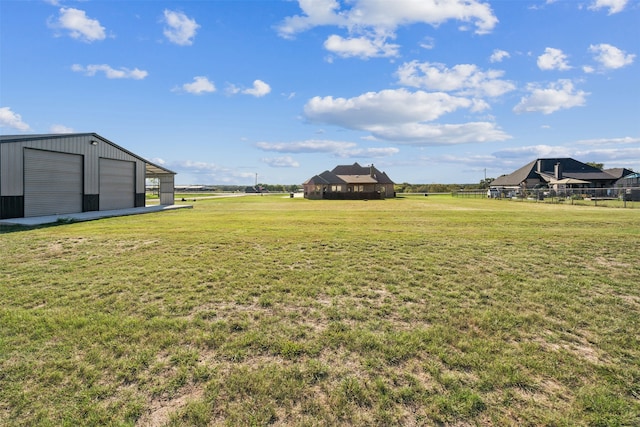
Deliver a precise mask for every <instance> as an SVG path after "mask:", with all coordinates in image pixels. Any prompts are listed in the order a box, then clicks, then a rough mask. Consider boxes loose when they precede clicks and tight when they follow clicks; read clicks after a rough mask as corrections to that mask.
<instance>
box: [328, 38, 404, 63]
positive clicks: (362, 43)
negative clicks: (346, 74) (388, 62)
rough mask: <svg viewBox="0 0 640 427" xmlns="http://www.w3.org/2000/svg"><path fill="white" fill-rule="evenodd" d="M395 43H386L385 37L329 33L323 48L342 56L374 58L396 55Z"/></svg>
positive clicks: (396, 46) (397, 46)
mask: <svg viewBox="0 0 640 427" xmlns="http://www.w3.org/2000/svg"><path fill="white" fill-rule="evenodd" d="M399 47H400V46H399V45H397V44H389V43H386V38H384V37H376V38H374V39H371V38H368V37H349V38H343V37H340V36H338V35H335V34H334V35H331V36H329V38H327V40H326V41H325V42H324V48H325V49H327V50H328V51H329V52H332V53H335V54H336V55H338V56H340V57H342V58H349V57H358V58H362V59H365V58H375V57H394V56H398V48H399Z"/></svg>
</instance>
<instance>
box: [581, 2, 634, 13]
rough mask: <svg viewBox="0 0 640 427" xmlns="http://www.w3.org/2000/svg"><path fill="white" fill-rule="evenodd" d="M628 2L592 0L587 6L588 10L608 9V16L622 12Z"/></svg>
mask: <svg viewBox="0 0 640 427" xmlns="http://www.w3.org/2000/svg"><path fill="white" fill-rule="evenodd" d="M627 2H628V0H593V2H592V3H591V5H590V6H589V9H590V10H600V9H602V8H609V15H613V14H614V13H618V12H622V11H623V10H624V8H625V6H626V5H627Z"/></svg>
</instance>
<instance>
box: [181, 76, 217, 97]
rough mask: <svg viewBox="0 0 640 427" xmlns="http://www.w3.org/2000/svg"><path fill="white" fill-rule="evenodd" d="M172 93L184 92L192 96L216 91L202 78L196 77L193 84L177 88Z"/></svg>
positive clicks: (206, 79) (209, 82)
mask: <svg viewBox="0 0 640 427" xmlns="http://www.w3.org/2000/svg"><path fill="white" fill-rule="evenodd" d="M173 91H174V92H179V91H184V92H187V93H191V94H194V95H202V94H204V93H212V92H215V91H216V86H215V85H214V84H213V82H211V81H209V79H208V78H206V77H204V76H196V77H194V78H193V82H191V83H185V84H183V85H182V86H181V87H179V88H175V89H173Z"/></svg>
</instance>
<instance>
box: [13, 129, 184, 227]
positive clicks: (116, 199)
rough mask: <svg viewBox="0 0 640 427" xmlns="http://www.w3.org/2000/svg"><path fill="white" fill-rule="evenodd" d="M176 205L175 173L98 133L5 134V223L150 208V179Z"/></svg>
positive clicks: (165, 199) (163, 201) (162, 198)
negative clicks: (147, 197) (147, 203)
mask: <svg viewBox="0 0 640 427" xmlns="http://www.w3.org/2000/svg"><path fill="white" fill-rule="evenodd" d="M147 178H157V179H158V180H159V183H160V185H159V191H160V204H161V205H172V204H173V203H174V181H175V172H172V171H170V170H169V169H166V168H164V167H162V166H159V165H156V164H154V163H152V162H150V161H148V160H145V159H143V158H142V157H140V156H138V155H136V154H134V153H132V152H130V151H128V150H126V149H124V148H122V147H120V146H118V145H116V144H114V143H113V142H111V141H109V140H108V139H106V138H104V137H102V136H100V135H98V134H96V133H73V134H52V135H0V219H7V218H22V217H35V216H43V215H56V214H67V213H78V212H90V211H104V210H114V209H128V208H135V207H143V206H145V181H146V179H147Z"/></svg>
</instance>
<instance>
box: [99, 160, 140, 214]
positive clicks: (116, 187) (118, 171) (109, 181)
mask: <svg viewBox="0 0 640 427" xmlns="http://www.w3.org/2000/svg"><path fill="white" fill-rule="evenodd" d="M135 167H136V164H135V163H134V162H127V161H124V160H113V159H100V210H101V211H106V210H111V209H127V208H133V207H135V191H136V187H135V182H136V180H135V178H136V169H135Z"/></svg>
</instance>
